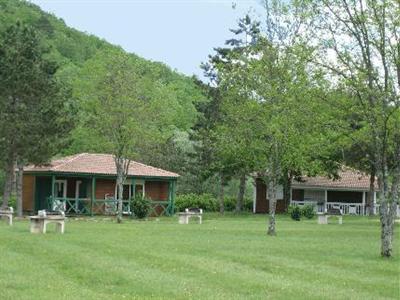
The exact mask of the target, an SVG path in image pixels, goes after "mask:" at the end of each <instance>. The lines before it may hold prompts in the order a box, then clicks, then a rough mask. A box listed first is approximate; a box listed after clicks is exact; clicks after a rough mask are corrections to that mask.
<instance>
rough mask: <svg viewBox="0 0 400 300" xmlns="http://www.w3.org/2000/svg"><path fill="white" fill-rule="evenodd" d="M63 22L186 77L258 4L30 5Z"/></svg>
mask: <svg viewBox="0 0 400 300" xmlns="http://www.w3.org/2000/svg"><path fill="white" fill-rule="evenodd" d="M31 2H33V3H35V4H37V5H39V6H40V7H41V8H42V9H43V10H45V11H47V12H51V13H53V14H55V15H56V16H57V17H60V18H62V19H64V21H65V22H66V23H67V25H68V26H70V27H74V28H76V29H78V30H81V31H85V32H88V33H91V34H94V35H96V36H98V37H101V38H104V39H106V40H107V41H109V42H111V43H113V44H116V45H120V46H122V47H123V48H124V49H125V50H126V51H128V52H134V53H136V54H138V55H140V56H142V57H144V58H147V59H150V60H154V61H161V62H164V63H166V64H167V65H169V66H170V67H172V68H173V69H176V70H178V71H179V72H182V73H184V74H187V75H192V74H196V75H201V74H202V72H201V70H200V68H199V65H200V63H201V62H202V61H205V60H206V59H207V55H208V54H210V53H212V48H213V47H216V46H222V45H223V43H224V41H225V40H226V39H228V38H230V37H231V33H230V32H229V28H235V26H236V23H237V20H238V19H239V18H240V17H242V16H244V15H245V14H246V13H247V12H248V11H249V10H252V11H253V15H256V16H261V14H262V8H261V5H260V0H239V1H238V0H237V1H234V2H235V3H236V8H235V9H232V2H233V1H229V0H198V1H196V0H164V1H163V0H147V1H145V0H31Z"/></svg>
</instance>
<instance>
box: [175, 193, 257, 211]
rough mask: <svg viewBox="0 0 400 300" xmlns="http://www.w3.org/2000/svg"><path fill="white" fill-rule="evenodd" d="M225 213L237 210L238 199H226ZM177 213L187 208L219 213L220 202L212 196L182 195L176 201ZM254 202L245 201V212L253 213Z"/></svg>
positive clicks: (246, 199)
mask: <svg viewBox="0 0 400 300" xmlns="http://www.w3.org/2000/svg"><path fill="white" fill-rule="evenodd" d="M224 206H225V211H234V210H235V209H236V198H235V197H225V201H224ZM175 207H176V211H183V210H185V208H189V207H198V208H201V209H203V210H204V211H207V212H216V211H219V200H218V199H217V198H216V197H214V196H213V195H211V194H182V195H178V196H177V197H176V199H175ZM252 209H253V201H252V200H251V199H248V198H245V199H244V200H243V211H252Z"/></svg>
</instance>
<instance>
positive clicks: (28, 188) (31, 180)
mask: <svg viewBox="0 0 400 300" xmlns="http://www.w3.org/2000/svg"><path fill="white" fill-rule="evenodd" d="M34 202H35V177H34V176H33V175H24V176H23V179H22V209H23V210H24V211H33V209H34Z"/></svg>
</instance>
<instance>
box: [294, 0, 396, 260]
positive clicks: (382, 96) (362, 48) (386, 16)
mask: <svg viewBox="0 0 400 300" xmlns="http://www.w3.org/2000/svg"><path fill="white" fill-rule="evenodd" d="M300 2H302V4H304V5H306V6H308V8H309V9H308V13H307V15H306V18H310V16H311V19H312V23H313V26H311V27H310V28H309V29H308V31H307V32H308V34H309V39H310V41H312V42H313V43H314V45H315V46H316V47H318V49H319V50H320V52H319V55H317V56H316V57H315V58H314V62H315V63H316V64H317V65H319V66H322V67H324V68H325V69H326V70H327V71H328V72H329V77H330V79H331V81H332V82H333V84H336V85H337V86H340V87H341V88H342V89H344V90H345V91H346V92H347V93H348V94H349V99H350V100H351V101H352V112H353V113H354V114H355V115H356V116H357V120H358V122H357V124H356V126H353V127H355V128H357V129H358V130H356V131H355V134H356V135H357V134H358V131H363V132H365V133H367V135H368V136H369V137H370V139H369V140H366V141H364V142H367V143H368V144H367V146H368V147H367V148H368V149H369V151H368V152H366V153H365V157H366V159H367V161H368V163H369V165H370V169H371V170H374V171H375V172H376V175H377V178H378V185H379V202H380V219H381V255H382V256H384V257H390V256H391V255H392V247H393V246H392V241H393V229H394V217H395V213H396V198H397V197H398V196H397V194H396V191H398V185H399V182H398V180H397V178H398V177H399V167H398V164H399V161H398V160H397V159H396V155H397V154H396V151H397V149H398V143H399V140H398V136H397V135H396V134H394V132H396V130H398V127H396V126H398V125H396V124H397V121H395V118H396V116H397V115H398V111H399V108H400V98H399V91H400V26H399V25H400V13H399V11H400V3H399V2H398V1H395V0H381V1H368V0H358V1H356V0H352V1H348V0H323V1H300ZM352 125H354V124H349V126H352ZM361 136H362V135H361Z"/></svg>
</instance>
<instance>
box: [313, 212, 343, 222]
mask: <svg viewBox="0 0 400 300" xmlns="http://www.w3.org/2000/svg"><path fill="white" fill-rule="evenodd" d="M329 217H338V222H339V224H343V214H342V211H341V210H340V208H330V209H328V211H327V212H325V213H319V214H318V224H328V218H329Z"/></svg>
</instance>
